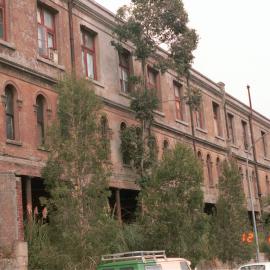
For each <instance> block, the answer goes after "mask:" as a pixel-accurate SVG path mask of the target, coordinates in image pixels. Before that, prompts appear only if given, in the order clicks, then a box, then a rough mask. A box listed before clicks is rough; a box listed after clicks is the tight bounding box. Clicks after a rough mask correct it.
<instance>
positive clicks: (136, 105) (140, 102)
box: [130, 89, 159, 124]
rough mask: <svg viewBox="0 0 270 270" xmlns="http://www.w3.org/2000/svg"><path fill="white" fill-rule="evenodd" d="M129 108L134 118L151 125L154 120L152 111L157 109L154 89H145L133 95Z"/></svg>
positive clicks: (157, 101)
mask: <svg viewBox="0 0 270 270" xmlns="http://www.w3.org/2000/svg"><path fill="white" fill-rule="evenodd" d="M133 97H134V98H133V99H132V100H131V103H130V108H131V109H132V110H133V111H134V112H135V118H136V119H138V120H140V121H146V122H148V123H149V124H151V123H152V122H153V120H154V112H153V111H154V110H156V109H157V108H158V103H159V100H158V98H157V96H156V90H155V89H145V90H143V91H136V92H134V93H133Z"/></svg>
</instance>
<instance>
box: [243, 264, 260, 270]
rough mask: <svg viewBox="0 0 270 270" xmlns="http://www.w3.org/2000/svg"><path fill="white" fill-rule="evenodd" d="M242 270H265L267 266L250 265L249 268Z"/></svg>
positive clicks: (244, 267) (245, 267)
mask: <svg viewBox="0 0 270 270" xmlns="http://www.w3.org/2000/svg"><path fill="white" fill-rule="evenodd" d="M240 270H265V266H264V265H248V266H243V267H241V268H240Z"/></svg>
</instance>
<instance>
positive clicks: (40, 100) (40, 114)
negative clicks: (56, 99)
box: [36, 95, 45, 145]
mask: <svg viewBox="0 0 270 270" xmlns="http://www.w3.org/2000/svg"><path fill="white" fill-rule="evenodd" d="M36 106H37V136H38V144H39V145H43V144H44V143H45V120H44V109H45V98H44V97H43V96H42V95H38V96H37V99H36Z"/></svg>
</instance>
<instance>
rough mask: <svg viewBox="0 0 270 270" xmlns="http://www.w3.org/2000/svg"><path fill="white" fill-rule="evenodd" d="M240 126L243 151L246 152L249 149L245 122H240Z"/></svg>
mask: <svg viewBox="0 0 270 270" xmlns="http://www.w3.org/2000/svg"><path fill="white" fill-rule="evenodd" d="M241 125H242V136H243V143H244V149H245V150H246V151H247V150H248V148H249V138H248V124H247V122H246V121H245V120H241Z"/></svg>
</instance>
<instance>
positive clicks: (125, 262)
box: [97, 251, 191, 270]
mask: <svg viewBox="0 0 270 270" xmlns="http://www.w3.org/2000/svg"><path fill="white" fill-rule="evenodd" d="M97 270H191V268H190V262H189V261H188V260H186V259H183V258H167V257H166V254H165V251H134V252H125V253H116V254H110V255H104V256H102V258H101V264H100V265H99V266H98V268H97Z"/></svg>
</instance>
